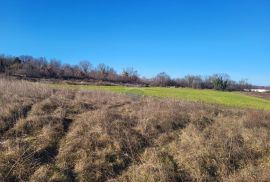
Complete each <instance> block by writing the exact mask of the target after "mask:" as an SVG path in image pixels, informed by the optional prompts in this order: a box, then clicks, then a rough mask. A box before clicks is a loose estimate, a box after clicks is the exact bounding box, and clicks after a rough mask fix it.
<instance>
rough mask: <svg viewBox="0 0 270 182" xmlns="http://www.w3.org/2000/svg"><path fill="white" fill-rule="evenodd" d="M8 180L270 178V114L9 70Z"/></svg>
mask: <svg viewBox="0 0 270 182" xmlns="http://www.w3.org/2000/svg"><path fill="white" fill-rule="evenodd" d="M0 104H1V107H0V180H1V181H134V182H135V181H269V180H270V175H269V171H270V148H269V146H270V132H269V131H270V113H269V112H266V111H256V110H236V109H229V108H222V107H217V106H210V105H204V104H202V103H193V102H184V101H173V100H161V99H155V98H148V97H139V96H138V97H136V96H132V97H131V96H127V95H122V94H115V93H109V92H101V91H90V92H82V91H71V90H52V89H48V88H46V86H45V85H42V84H39V83H30V82H25V81H9V80H5V79H0Z"/></svg>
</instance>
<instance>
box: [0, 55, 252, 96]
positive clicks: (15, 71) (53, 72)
mask: <svg viewBox="0 0 270 182" xmlns="http://www.w3.org/2000/svg"><path fill="white" fill-rule="evenodd" d="M179 69H180V70H181V68H179ZM1 73H2V74H5V75H8V76H16V77H19V78H23V79H37V80H38V79H42V78H43V79H58V80H71V79H73V80H74V79H75V80H85V81H87V82H90V83H91V82H107V83H108V84H133V85H134V84H136V85H141V86H159V87H189V88H196V89H216V90H223V91H224V90H229V91H242V90H244V89H247V88H251V87H252V85H250V84H249V83H248V82H247V80H245V79H243V80H240V81H238V82H237V81H233V80H231V79H230V76H229V75H227V74H214V75H212V76H206V77H202V76H199V75H187V76H185V77H184V78H171V77H170V76H169V75H168V74H166V73H165V72H162V73H159V74H157V75H156V76H155V77H153V78H141V77H140V76H139V74H138V72H137V70H135V69H134V68H125V69H123V71H122V73H117V72H116V71H115V69H114V68H112V67H110V66H107V65H105V64H98V65H97V66H96V67H94V66H93V65H92V64H91V63H90V62H89V61H80V63H79V65H69V64H63V65H62V64H61V62H60V61H59V60H56V59H52V60H50V61H48V60H47V59H46V58H44V57H41V58H33V57H31V56H20V57H13V56H4V55H2V56H1V55H0V74H1Z"/></svg>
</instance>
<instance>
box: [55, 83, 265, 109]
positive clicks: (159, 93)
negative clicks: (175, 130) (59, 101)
mask: <svg viewBox="0 0 270 182" xmlns="http://www.w3.org/2000/svg"><path fill="white" fill-rule="evenodd" d="M52 86H53V87H54V88H62V87H63V88H70V89H80V90H108V91H114V92H122V93H127V94H137V95H145V96H154V97H163V98H175V99H184V100H189V101H203V102H207V103H214V104H221V105H226V106H235V107H241V108H255V109H265V110H270V101H269V100H266V99H261V98H256V97H252V96H248V95H244V94H241V93H239V92H220V91H215V90H196V89H190V88H160V87H148V88H147V87H146V88H136V87H125V86H90V85H66V84H57V85H52Z"/></svg>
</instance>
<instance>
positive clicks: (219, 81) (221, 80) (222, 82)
mask: <svg viewBox="0 0 270 182" xmlns="http://www.w3.org/2000/svg"><path fill="white" fill-rule="evenodd" d="M212 83H213V85H214V89H216V90H223V91H224V90H226V88H227V87H228V83H229V76H228V75H227V74H219V75H218V74H216V75H214V76H213V77H212Z"/></svg>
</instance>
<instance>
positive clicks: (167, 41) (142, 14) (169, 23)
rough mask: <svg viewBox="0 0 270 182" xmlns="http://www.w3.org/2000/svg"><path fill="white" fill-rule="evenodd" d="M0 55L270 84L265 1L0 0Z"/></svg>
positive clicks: (269, 17)
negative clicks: (222, 75) (216, 75)
mask: <svg viewBox="0 0 270 182" xmlns="http://www.w3.org/2000/svg"><path fill="white" fill-rule="evenodd" d="M0 7H1V11H0V53H2V54H7V55H14V56H18V55H33V56H35V57H40V56H45V57H47V58H49V59H50V58H58V59H60V60H61V61H62V63H69V64H77V63H78V62H79V61H80V60H85V59H86V60H89V61H91V62H92V63H93V64H94V65H97V64H98V63H105V64H108V65H110V66H112V67H114V68H115V69H116V70H117V71H119V72H120V71H121V70H122V68H125V67H134V68H136V69H137V70H138V71H139V73H140V75H142V76H147V77H151V76H153V75H155V74H156V73H158V72H161V71H165V72H167V73H168V74H169V75H171V76H172V77H182V76H184V75H186V74H200V75H210V74H213V73H228V74H230V75H231V77H232V78H233V79H236V80H239V79H241V78H247V79H248V80H249V81H250V82H251V83H253V84H259V85H270V0H197V1H195V0H89V1H83V0H76V1H75V0H72V1H71V0H62V1H61V0H0Z"/></svg>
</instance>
